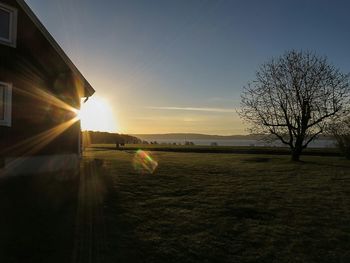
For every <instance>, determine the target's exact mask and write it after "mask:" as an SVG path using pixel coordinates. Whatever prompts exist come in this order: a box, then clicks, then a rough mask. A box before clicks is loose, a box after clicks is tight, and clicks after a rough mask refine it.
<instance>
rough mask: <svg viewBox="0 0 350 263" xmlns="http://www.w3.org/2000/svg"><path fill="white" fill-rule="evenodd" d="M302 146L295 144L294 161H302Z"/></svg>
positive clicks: (293, 150)
mask: <svg viewBox="0 0 350 263" xmlns="http://www.w3.org/2000/svg"><path fill="white" fill-rule="evenodd" d="M301 151H302V147H301V146H295V148H294V149H292V161H295V162H297V161H300V155H301Z"/></svg>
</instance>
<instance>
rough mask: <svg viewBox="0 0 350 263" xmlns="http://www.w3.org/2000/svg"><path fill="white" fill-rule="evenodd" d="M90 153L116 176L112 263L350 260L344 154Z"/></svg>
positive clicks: (109, 221)
mask: <svg viewBox="0 0 350 263" xmlns="http://www.w3.org/2000/svg"><path fill="white" fill-rule="evenodd" d="M133 155H134V152H125V151H124V152H120V151H98V150H93V151H88V152H87V153H86V159H89V158H97V159H101V160H103V165H102V168H101V169H102V170H103V171H102V172H101V173H102V174H104V175H105V176H108V177H109V183H108V188H109V189H110V190H109V191H108V194H107V195H106V199H105V200H106V202H105V205H106V207H105V209H104V214H105V218H106V228H107V229H108V231H107V235H106V237H107V240H108V241H107V243H108V244H109V247H108V250H107V251H108V252H107V253H106V255H107V256H108V257H109V259H110V262H132V261H134V262H349V261H350V252H349V246H350V163H348V162H347V161H345V160H343V159H341V158H339V157H304V158H303V159H304V162H303V163H298V164H294V163H291V162H290V161H289V158H288V157H287V156H275V155H274V156H267V155H265V156H261V155H256V156H255V155H234V154H221V155H217V154H203V153H201V154H198V153H171V152H155V153H154V157H155V158H156V159H157V160H158V163H159V167H158V169H157V170H156V172H155V173H154V174H153V175H141V174H138V173H136V172H135V171H134V170H133V168H132V165H131V161H132V158H133Z"/></svg>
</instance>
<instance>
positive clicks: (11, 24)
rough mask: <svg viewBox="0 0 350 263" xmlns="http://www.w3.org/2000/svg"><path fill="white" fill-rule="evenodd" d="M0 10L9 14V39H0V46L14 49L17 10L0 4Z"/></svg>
mask: <svg viewBox="0 0 350 263" xmlns="http://www.w3.org/2000/svg"><path fill="white" fill-rule="evenodd" d="M0 9H1V10H3V11H5V12H8V13H9V18H10V21H9V27H10V28H9V38H2V37H0V44H4V45H8V46H11V47H16V42H17V13H18V11H17V9H16V8H14V7H11V6H8V5H6V4H4V3H0Z"/></svg>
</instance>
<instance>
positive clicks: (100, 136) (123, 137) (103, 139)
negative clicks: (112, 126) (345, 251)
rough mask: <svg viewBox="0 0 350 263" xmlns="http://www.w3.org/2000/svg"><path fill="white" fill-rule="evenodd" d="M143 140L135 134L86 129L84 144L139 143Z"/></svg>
mask: <svg viewBox="0 0 350 263" xmlns="http://www.w3.org/2000/svg"><path fill="white" fill-rule="evenodd" d="M139 143H142V140H140V139H139V138H137V137H135V136H131V135H127V134H118V133H109V132H98V131H84V132H83V144H84V145H85V146H86V145H89V144H139Z"/></svg>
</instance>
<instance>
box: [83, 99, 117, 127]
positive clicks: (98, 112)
mask: <svg viewBox="0 0 350 263" xmlns="http://www.w3.org/2000/svg"><path fill="white" fill-rule="evenodd" d="M77 116H78V118H79V119H80V121H81V129H82V130H83V131H106V132H117V131H118V127H117V122H116V119H115V116H114V114H113V110H112V107H111V106H110V104H109V102H108V101H107V100H106V99H103V98H101V97H96V96H95V97H91V98H90V99H89V100H88V101H87V102H85V103H82V104H81V109H80V111H78V113H77Z"/></svg>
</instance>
